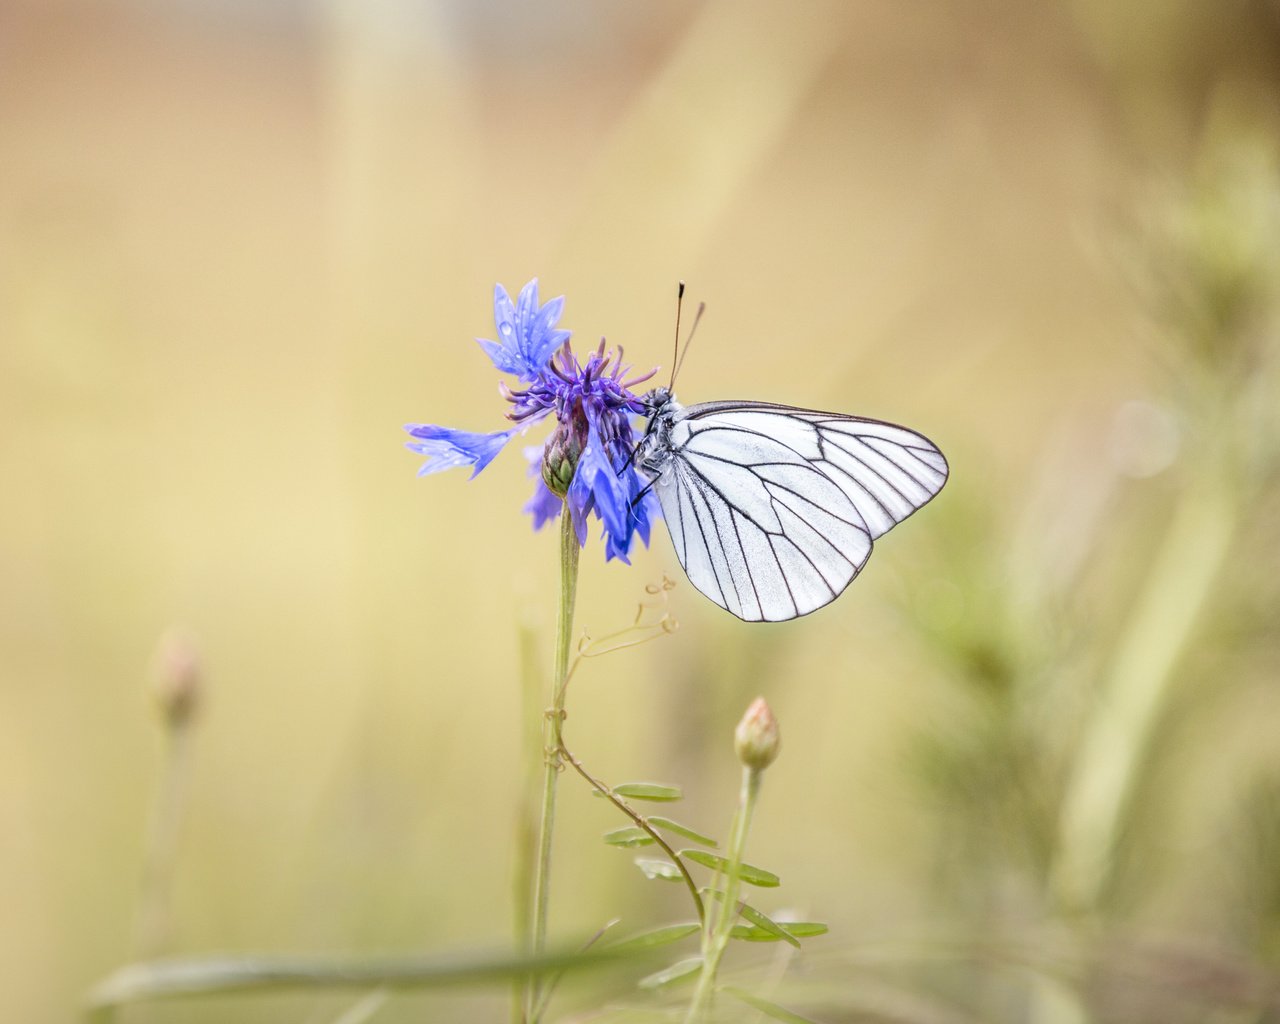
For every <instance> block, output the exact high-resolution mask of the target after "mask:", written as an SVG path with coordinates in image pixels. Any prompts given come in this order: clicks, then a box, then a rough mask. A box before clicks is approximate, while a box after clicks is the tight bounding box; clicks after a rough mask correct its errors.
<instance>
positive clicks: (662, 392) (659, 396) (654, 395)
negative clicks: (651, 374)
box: [640, 387, 676, 417]
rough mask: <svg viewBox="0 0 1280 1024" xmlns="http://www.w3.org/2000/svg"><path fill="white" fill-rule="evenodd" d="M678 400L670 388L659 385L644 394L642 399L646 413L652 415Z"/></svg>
mask: <svg viewBox="0 0 1280 1024" xmlns="http://www.w3.org/2000/svg"><path fill="white" fill-rule="evenodd" d="M675 400H676V396H675V395H674V394H672V392H671V389H670V388H664V387H657V388H654V389H653V390H652V391H649V392H647V393H646V394H644V395H643V396H642V397H641V398H640V401H641V402H642V403H644V408H645V414H646V415H648V416H650V417H652V416H656V415H657V414H658V413H660V412H662V410H664V409H665V408H667V406H669V405H671V403H672V402H674V401H675Z"/></svg>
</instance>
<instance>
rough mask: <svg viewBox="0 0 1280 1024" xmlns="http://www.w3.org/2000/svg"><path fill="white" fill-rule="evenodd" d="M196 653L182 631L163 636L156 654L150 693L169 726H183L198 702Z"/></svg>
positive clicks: (193, 643) (191, 641)
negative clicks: (152, 694) (153, 695)
mask: <svg viewBox="0 0 1280 1024" xmlns="http://www.w3.org/2000/svg"><path fill="white" fill-rule="evenodd" d="M201 674H202V673H201V665H200V652H199V651H198V650H196V645H195V641H193V640H192V639H191V636H190V635H189V634H187V633H185V632H183V631H182V630H179V629H173V630H170V631H169V632H168V633H166V634H165V635H164V637H163V638H162V639H161V641H160V647H159V649H158V650H157V651H156V657H155V665H154V668H153V671H152V678H153V682H152V692H153V693H154V694H155V698H156V703H157V704H159V705H160V712H161V714H163V715H164V717H165V720H166V721H167V722H168V724H169V725H172V726H177V725H183V724H185V723H186V722H187V721H188V720H189V719H190V718H191V715H192V713H193V712H194V711H195V709H196V705H197V704H198V703H199V700H200V679H201Z"/></svg>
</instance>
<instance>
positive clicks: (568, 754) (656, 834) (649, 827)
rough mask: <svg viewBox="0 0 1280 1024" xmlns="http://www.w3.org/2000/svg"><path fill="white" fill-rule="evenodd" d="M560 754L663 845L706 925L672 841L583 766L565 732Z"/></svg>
mask: <svg viewBox="0 0 1280 1024" xmlns="http://www.w3.org/2000/svg"><path fill="white" fill-rule="evenodd" d="M560 754H561V756H562V757H563V758H564V759H565V760H566V761H568V762H569V764H571V765H572V766H573V769H574V771H576V772H577V773H578V774H579V775H581V776H582V777H583V778H584V779H586V780H587V782H588V783H590V784H591V788H592V789H594V790H595V791H596V792H597V793H599V794H600V795H601V796H602V797H604V798H605V799H607V800H608V801H609V802H610V803H611V804H613V806H614V807H616V808H618V810H620V811H621V812H622V813H623V814H625V815H626V816H627V817H628V818H630V819H631V820H632V821H633V822H635V824H636V827H637V828H642V829H644V831H645V832H647V833H648V835H649V838H650V839H652V840H653V841H654V842H655V843H657V844H658V846H659V847H661V849H662V852H663V853H665V854H666V855H667V857H668V859H669V860H670V861H671V863H672V864H674V865H675V866H676V869H677V870H678V871H679V872H680V876H681V878H683V879H684V884H685V886H686V888H688V890H689V896H690V897H691V898H692V899H693V905H694V907H695V908H696V909H697V911H698V920H699V921H700V922H702V923H703V924H704V925H705V923H706V918H707V914H706V910H705V908H704V907H703V905H702V896H701V895H700V894H699V893H698V885H697V883H696V882H694V880H693V876H692V875H690V874H689V869H688V868H687V867H686V866H685V863H684V860H683V858H681V856H680V855H679V854H678V853H676V851H675V850H673V849H672V848H671V844H670V843H668V842H667V841H666V840H665V839H663V838H662V835H661V833H659V832H658V830H657V829H655V828H654V827H653V826H652V825H650V824H649V819H648V818H646V817H645V816H644V815H643V814H640V813H639V812H638V811H636V809H635V808H634V807H632V806H631V805H630V804H628V803H627V802H626V801H625V800H623V799H622V798H621V797H620V796H618V795H617V794H616V793H615V792H614V791H613V790H612V789H610V788H609V787H608V786H607V785H606V784H605V783H603V782H601V781H600V780H599V779H597V778H596V777H595V776H594V775H592V774H591V773H590V772H589V771H587V769H586V768H585V767H583V764H582V762H581V761H579V760H578V759H577V758H576V757H574V756H573V753H572V752H571V751H570V750H569V748H568V747H566V746H565V744H564V736H563V734H562V735H561V737H560Z"/></svg>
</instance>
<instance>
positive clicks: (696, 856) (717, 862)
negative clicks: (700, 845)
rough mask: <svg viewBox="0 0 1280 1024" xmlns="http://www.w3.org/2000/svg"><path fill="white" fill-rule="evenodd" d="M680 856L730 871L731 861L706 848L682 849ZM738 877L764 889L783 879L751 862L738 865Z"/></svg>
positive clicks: (720, 869) (726, 872)
mask: <svg viewBox="0 0 1280 1024" xmlns="http://www.w3.org/2000/svg"><path fill="white" fill-rule="evenodd" d="M680 856H681V857H683V858H685V860H691V861H693V862H694V863H695V864H701V865H702V866H703V867H707V868H714V869H715V870H716V871H722V872H724V873H725V874H728V873H729V862H728V861H727V860H725V859H724V858H723V857H717V856H716V855H715V854H714V853H707V851H706V850H681V851H680ZM738 877H739V878H740V879H742V881H744V882H746V883H747V884H748V885H758V886H760V887H761V888H763V889H772V888H774V887H776V886H779V885H781V884H782V879H781V878H779V877H778V876H777V875H775V874H774V873H773V872H772V871H766V870H765V869H764V868H757V867H753V866H752V865H750V864H739V865H738Z"/></svg>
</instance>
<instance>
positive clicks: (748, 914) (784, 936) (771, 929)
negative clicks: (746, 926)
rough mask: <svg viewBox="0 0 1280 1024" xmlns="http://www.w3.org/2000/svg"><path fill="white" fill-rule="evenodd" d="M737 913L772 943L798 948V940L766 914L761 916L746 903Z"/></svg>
mask: <svg viewBox="0 0 1280 1024" xmlns="http://www.w3.org/2000/svg"><path fill="white" fill-rule="evenodd" d="M738 913H740V914H741V915H742V916H743V917H744V918H746V919H747V920H748V921H750V922H751V923H752V924H753V925H755V926H756V928H758V929H760V930H761V931H764V932H766V933H768V935H769V937H770V938H771V939H772V940H773V941H774V942H789V943H790V944H791V945H793V946H795V947H796V949H799V948H800V940H799V939H797V938H796V937H795V936H794V935H792V934H791V933H790V932H789V931H787V930H786V929H785V928H783V927H782V926H781V925H780V924H778V923H777V922H776V921H774V920H773V919H772V918H771V917H769V916H768V915H767V914H762V913H761V912H760V911H758V910H756V908H755V907H753V906H751V905H750V904H748V903H744V904H742V906H741V907H740V908H739V910H738ZM731 934H732V933H731Z"/></svg>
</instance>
